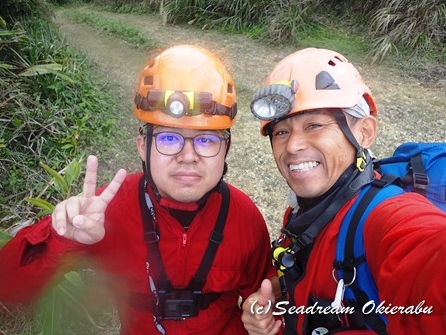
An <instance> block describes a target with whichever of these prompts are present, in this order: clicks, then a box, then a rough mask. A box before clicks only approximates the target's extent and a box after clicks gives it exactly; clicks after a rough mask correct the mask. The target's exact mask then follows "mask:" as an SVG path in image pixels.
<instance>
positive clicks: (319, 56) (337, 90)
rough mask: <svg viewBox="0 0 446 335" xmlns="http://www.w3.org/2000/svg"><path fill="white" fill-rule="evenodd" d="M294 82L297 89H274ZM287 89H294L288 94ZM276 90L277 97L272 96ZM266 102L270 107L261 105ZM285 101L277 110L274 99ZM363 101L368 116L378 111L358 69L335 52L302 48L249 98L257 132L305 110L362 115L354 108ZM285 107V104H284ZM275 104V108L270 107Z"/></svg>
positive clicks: (289, 90) (285, 60) (280, 64)
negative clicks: (324, 110)
mask: <svg viewBox="0 0 446 335" xmlns="http://www.w3.org/2000/svg"><path fill="white" fill-rule="evenodd" d="M293 82H294V83H298V89H297V85H296V89H292V88H291V89H288V91H286V90H280V92H279V91H278V90H276V89H275V87H277V86H276V84H277V83H290V84H289V86H290V87H293V84H291V83H293ZM291 92H295V93H294V94H293V97H290V94H291ZM274 93H278V94H279V93H280V95H282V96H283V97H281V98H280V99H279V98H277V97H276V96H274V98H269V100H268V98H267V99H266V100H263V101H262V99H263V98H266V97H271V96H272V94H274ZM261 101H262V102H265V101H266V102H268V101H269V105H270V106H273V108H269V109H267V108H266V107H263V106H264V105H267V104H265V103H264V104H263V105H262V104H261V103H260V102H261ZM279 101H280V102H285V101H289V102H290V103H291V107H289V108H288V105H287V104H286V108H283V111H281V112H278V110H279V108H277V107H279V105H280V104H279V103H278V102H279ZM363 101H365V103H366V104H367V105H368V108H362V106H360V107H361V109H362V110H364V111H366V110H367V114H368V115H374V116H376V115H377V114H378V110H377V108H376V104H375V101H374V99H373V97H372V94H371V92H370V89H369V88H368V87H367V85H366V84H365V83H364V81H363V79H362V77H361V75H360V74H359V72H358V70H357V69H356V68H355V67H354V66H353V65H352V64H351V63H350V62H349V61H348V60H347V59H346V58H345V57H344V56H342V55H341V54H339V53H338V52H336V51H332V50H327V49H317V48H306V49H302V50H299V51H297V52H295V53H292V54H290V55H288V56H287V57H285V58H284V59H282V60H281V61H280V62H279V63H277V64H276V65H275V67H274V68H273V70H272V71H271V73H270V74H269V75H268V77H267V78H266V80H265V82H264V87H263V88H261V89H260V90H259V91H257V93H256V94H255V95H254V97H253V101H252V104H251V112H252V113H253V114H254V116H256V117H257V118H259V119H260V120H261V123H260V132H261V134H262V135H267V134H269V132H270V131H271V127H272V125H273V124H274V123H275V122H277V121H279V120H282V119H284V118H287V117H289V116H293V115H295V114H300V113H305V112H306V111H311V110H318V109H329V110H337V109H341V110H343V111H345V112H347V113H349V114H351V115H353V116H355V117H356V116H360V117H362V116H364V114H365V112H362V111H360V110H359V109H358V108H357V105H358V104H361V103H362V102H363ZM284 106H285V105H284ZM274 107H275V109H276V110H275V109H274Z"/></svg>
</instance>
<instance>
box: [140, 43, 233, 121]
mask: <svg viewBox="0 0 446 335" xmlns="http://www.w3.org/2000/svg"><path fill="white" fill-rule="evenodd" d="M134 102H135V104H134V113H135V116H136V117H137V118H138V119H139V120H141V121H143V122H145V123H150V124H154V125H163V126H168V127H176V128H189V129H229V128H231V126H232V125H233V124H234V123H235V116H236V114H237V98H236V91H235V85H234V81H233V79H232V77H231V76H230V75H229V73H228V71H227V69H226V67H225V66H224V64H223V63H222V62H221V60H220V59H219V58H217V56H215V55H214V54H213V53H211V52H210V51H208V50H206V49H203V48H201V47H197V46H192V45H179V46H174V47H171V48H169V49H166V50H165V51H163V52H162V53H161V54H160V55H158V56H156V57H154V58H152V59H151V60H150V61H149V62H148V64H147V65H146V67H145V68H144V69H143V70H142V72H141V74H140V77H139V83H138V88H137V92H136V96H135V100H134Z"/></svg>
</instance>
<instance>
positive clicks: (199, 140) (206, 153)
mask: <svg viewBox="0 0 446 335" xmlns="http://www.w3.org/2000/svg"><path fill="white" fill-rule="evenodd" d="M152 136H153V137H154V138H155V147H156V150H158V152H159V153H160V154H163V155H167V156H174V155H177V154H179V153H180V152H181V150H183V148H184V144H185V142H186V140H192V146H193V147H194V150H195V152H196V154H197V155H198V156H201V157H214V156H217V155H218V153H219V152H220V148H221V142H222V141H226V140H228V138H227V137H223V136H217V135H215V134H198V135H196V136H194V137H184V136H183V135H181V134H179V133H175V132H171V131H165V132H161V133H157V134H153V135H152Z"/></svg>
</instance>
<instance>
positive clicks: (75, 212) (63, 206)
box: [52, 156, 127, 244]
mask: <svg viewBox="0 0 446 335" xmlns="http://www.w3.org/2000/svg"><path fill="white" fill-rule="evenodd" d="M97 172H98V159H97V157H96V156H89V157H88V159H87V171H86V174H85V180H84V186H83V191H82V193H81V194H79V195H77V196H73V197H71V198H68V199H67V200H65V201H62V202H61V203H59V204H58V205H57V206H56V208H55V209H54V212H53V214H52V226H53V228H54V230H56V232H57V233H58V234H59V235H61V236H64V237H66V238H68V239H70V240H73V241H77V242H80V243H84V244H94V243H97V242H99V241H100V240H102V239H103V238H104V235H105V229H104V217H105V209H106V208H107V206H108V204H109V203H110V201H111V200H112V199H113V198H114V196H115V195H116V193H117V192H118V190H119V188H120V187H121V184H122V183H123V181H124V179H125V177H126V175H127V172H126V171H125V170H124V169H120V170H119V171H118V172H117V173H116V175H115V177H114V178H113V180H112V181H111V182H110V184H109V185H108V186H107V188H106V189H105V190H104V191H103V192H102V193H101V194H100V195H99V196H96V195H95V191H96V180H97Z"/></svg>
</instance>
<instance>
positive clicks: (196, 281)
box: [188, 182, 229, 292]
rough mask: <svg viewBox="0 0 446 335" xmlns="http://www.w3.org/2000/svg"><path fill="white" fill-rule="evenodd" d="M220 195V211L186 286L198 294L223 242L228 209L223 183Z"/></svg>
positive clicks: (227, 199)
mask: <svg viewBox="0 0 446 335" xmlns="http://www.w3.org/2000/svg"><path fill="white" fill-rule="evenodd" d="M221 193H222V201H221V206H220V211H219V212H218V217H217V222H216V223H215V227H214V230H213V231H212V233H211V236H210V237H209V243H208V246H207V248H206V251H205V253H204V256H203V259H202V260H201V263H200V266H199V267H198V270H197V272H196V273H195V275H194V276H193V277H192V278H191V279H190V282H189V285H188V288H190V289H192V290H193V291H194V292H199V291H201V289H202V288H203V286H204V283H205V282H206V278H207V275H208V273H209V270H210V269H211V266H212V262H213V261H214V257H215V254H216V253H217V249H218V247H219V246H220V243H221V242H222V241H223V229H224V227H225V223H226V218H227V216H228V209H229V188H228V185H227V184H226V183H225V182H222V183H221Z"/></svg>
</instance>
